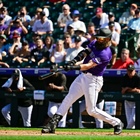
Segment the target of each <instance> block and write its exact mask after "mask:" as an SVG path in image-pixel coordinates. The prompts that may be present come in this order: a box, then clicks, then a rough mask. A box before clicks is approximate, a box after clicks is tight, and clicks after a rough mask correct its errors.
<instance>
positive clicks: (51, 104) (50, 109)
mask: <svg viewBox="0 0 140 140" xmlns="http://www.w3.org/2000/svg"><path fill="white" fill-rule="evenodd" d="M60 104H61V103H56V102H51V101H49V106H48V116H49V117H50V118H51V117H53V115H54V114H55V113H56V112H57V110H58V108H59V106H60ZM66 117H67V112H66V113H65V115H64V116H63V118H62V119H61V120H60V121H59V123H58V127H66Z"/></svg>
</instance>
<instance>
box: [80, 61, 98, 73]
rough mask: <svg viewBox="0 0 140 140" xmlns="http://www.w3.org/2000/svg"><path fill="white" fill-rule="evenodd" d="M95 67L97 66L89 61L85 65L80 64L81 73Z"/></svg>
mask: <svg viewBox="0 0 140 140" xmlns="http://www.w3.org/2000/svg"><path fill="white" fill-rule="evenodd" d="M96 65H98V64H97V63H95V62H93V61H92V60H90V61H89V62H88V63H86V64H80V70H81V71H86V70H88V69H90V68H93V67H95V66H96Z"/></svg>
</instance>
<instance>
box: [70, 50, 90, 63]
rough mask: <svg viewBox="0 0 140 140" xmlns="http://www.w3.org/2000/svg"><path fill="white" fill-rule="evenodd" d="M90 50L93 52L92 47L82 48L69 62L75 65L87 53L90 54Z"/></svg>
mask: <svg viewBox="0 0 140 140" xmlns="http://www.w3.org/2000/svg"><path fill="white" fill-rule="evenodd" d="M90 52H91V50H90V49H85V50H82V51H81V52H79V53H78V55H77V56H76V57H75V58H74V59H73V60H72V61H70V62H69V64H70V65H75V64H76V63H77V62H79V61H82V60H83V59H84V58H85V57H86V56H87V55H89V54H90Z"/></svg>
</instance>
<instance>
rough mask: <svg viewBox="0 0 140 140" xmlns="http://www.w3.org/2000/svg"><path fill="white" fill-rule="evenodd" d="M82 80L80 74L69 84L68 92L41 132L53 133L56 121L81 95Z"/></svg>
mask: <svg viewBox="0 0 140 140" xmlns="http://www.w3.org/2000/svg"><path fill="white" fill-rule="evenodd" d="M82 81H83V76H82V74H80V75H79V76H78V77H77V78H76V79H75V80H74V82H73V83H72V84H71V86H70V89H69V93H68V94H67V96H66V97H65V98H64V100H63V101H62V104H61V105H60V107H59V109H58V111H57V113H56V114H55V115H54V116H53V117H52V119H51V120H50V121H49V122H48V124H47V125H46V126H45V127H44V128H43V129H42V133H54V132H55V128H56V127H57V124H58V122H59V121H60V120H61V119H62V117H63V116H64V115H65V114H66V112H67V111H68V109H69V108H70V106H72V104H73V103H74V102H75V101H76V100H77V99H79V98H80V97H82V96H83V90H82V83H83V82H82Z"/></svg>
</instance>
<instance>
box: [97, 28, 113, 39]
mask: <svg viewBox="0 0 140 140" xmlns="http://www.w3.org/2000/svg"><path fill="white" fill-rule="evenodd" d="M111 35H112V32H111V30H110V29H109V28H100V29H99V30H98V31H97V34H96V35H95V37H97V38H108V37H111Z"/></svg>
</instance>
